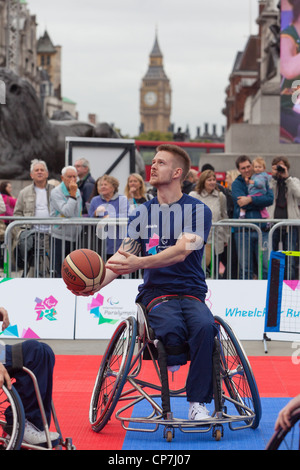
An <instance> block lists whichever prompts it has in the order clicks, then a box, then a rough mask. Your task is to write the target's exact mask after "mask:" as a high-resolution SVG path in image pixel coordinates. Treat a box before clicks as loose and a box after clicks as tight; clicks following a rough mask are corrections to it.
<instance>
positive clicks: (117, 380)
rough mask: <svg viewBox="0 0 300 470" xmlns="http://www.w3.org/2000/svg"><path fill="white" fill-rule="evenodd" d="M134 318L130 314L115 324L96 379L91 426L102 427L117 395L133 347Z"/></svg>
mask: <svg viewBox="0 0 300 470" xmlns="http://www.w3.org/2000/svg"><path fill="white" fill-rule="evenodd" d="M136 334H137V326H136V320H135V318H133V317H129V318H127V319H126V320H124V321H122V322H121V323H120V324H119V326H118V327H117V328H116V330H115V332H114V334H113V336H112V338H111V340H110V342H109V344H108V346H107V349H106V352H105V354H104V356H103V359H102V362H101V365H100V368H99V371H98V374H97V378H96V381H95V385H94V389H93V393H92V397H91V402H90V411H89V419H90V424H91V425H92V429H93V430H94V431H96V432H99V431H101V429H103V428H104V426H105V425H106V424H107V422H108V420H109V419H110V417H111V415H112V413H113V411H114V409H115V407H116V404H117V402H118V400H119V398H120V395H121V392H122V389H123V386H124V384H125V382H126V377H127V374H128V372H129V368H130V363H131V359H132V355H133V351H134V346H135V340H136Z"/></svg>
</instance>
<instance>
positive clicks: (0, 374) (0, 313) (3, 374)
mask: <svg viewBox="0 0 300 470" xmlns="http://www.w3.org/2000/svg"><path fill="white" fill-rule="evenodd" d="M0 321H2V331H4V330H5V328H7V327H8V326H9V318H8V313H7V310H6V309H5V308H4V307H0ZM0 346H2V345H0ZM3 347H4V348H5V346H4V345H3ZM3 384H6V386H7V388H8V389H9V390H11V386H12V384H11V379H10V376H9V373H8V372H7V370H6V368H5V367H4V365H3V364H2V363H1V362H0V388H2V386H3Z"/></svg>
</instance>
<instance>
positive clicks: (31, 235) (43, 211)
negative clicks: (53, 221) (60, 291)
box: [14, 159, 54, 276]
mask: <svg viewBox="0 0 300 470" xmlns="http://www.w3.org/2000/svg"><path fill="white" fill-rule="evenodd" d="M48 176H49V173H48V168H47V164H46V163H45V162H44V161H43V160H37V159H36V160H32V162H31V166H30V177H31V179H32V184H30V185H29V186H26V187H25V188H23V189H22V190H21V191H20V193H19V196H18V198H17V202H16V205H15V209H14V216H16V217H37V218H49V217H50V194H51V191H52V190H53V189H54V186H52V185H51V184H49V183H48ZM48 234H49V225H43V224H39V225H35V226H30V227H28V228H27V229H26V228H25V227H22V229H18V230H17V233H15V236H16V238H17V242H18V254H19V256H20V257H21V259H22V261H23V263H24V262H25V260H26V259H27V261H28V262H29V263H30V258H31V257H32V256H33V254H34V251H35V249H37V247H38V249H39V250H40V251H41V254H42V256H41V258H43V260H41V264H42V266H40V270H41V271H42V272H41V273H40V274H41V275H43V276H46V275H47V274H48V273H49V235H48ZM26 271H27V266H25V271H24V272H25V273H26Z"/></svg>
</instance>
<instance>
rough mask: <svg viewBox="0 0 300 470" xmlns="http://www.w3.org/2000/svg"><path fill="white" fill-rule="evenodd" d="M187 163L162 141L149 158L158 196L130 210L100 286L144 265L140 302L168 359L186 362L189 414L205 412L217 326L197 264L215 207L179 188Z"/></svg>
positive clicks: (198, 415) (176, 363) (201, 415)
mask: <svg viewBox="0 0 300 470" xmlns="http://www.w3.org/2000/svg"><path fill="white" fill-rule="evenodd" d="M189 169H190V158H189V156H188V154H187V153H186V152H185V151H184V150H183V149H181V148H180V147H178V146H175V145H161V146H160V147H158V149H157V153H156V155H155V157H154V159H153V161H152V166H151V177H150V184H151V185H153V186H154V187H155V188H156V189H157V196H156V197H155V198H153V199H151V200H150V201H147V202H145V203H144V204H142V205H141V206H139V207H138V208H137V209H136V211H135V213H134V214H132V215H130V217H129V223H128V231H127V238H125V239H124V240H123V243H122V245H121V247H120V249H119V250H118V251H117V252H116V253H115V254H114V255H113V257H111V258H110V259H109V261H108V262H107V264H106V267H107V269H106V277H105V280H104V283H103V284H102V286H101V287H104V286H105V285H107V284H108V283H110V282H111V281H112V280H114V279H115V278H117V277H118V276H119V275H122V274H128V273H132V272H135V271H137V270H144V280H143V283H142V285H141V286H139V293H138V296H137V299H136V300H137V302H140V303H142V304H143V305H144V306H146V308H147V311H148V317H149V323H150V326H151V328H152V329H153V330H154V332H155V336H156V337H157V338H158V339H160V340H161V341H162V343H163V344H164V346H165V349H166V351H167V353H168V366H170V367H172V366H173V367H174V366H175V368H176V366H180V365H183V364H185V363H186V362H187V352H186V349H187V348H186V346H188V349H189V354H190V360H191V363H190V369H189V374H188V378H187V383H186V392H187V400H188V402H189V403H190V408H189V419H191V420H199V419H203V418H206V417H208V411H207V408H206V406H205V403H210V402H211V400H212V397H213V391H212V354H213V348H214V337H215V335H216V333H217V331H216V326H215V322H214V318H213V315H212V313H211V312H210V310H209V309H208V307H207V306H206V305H205V296H206V292H207V285H206V282H205V275H204V272H203V270H202V267H201V264H202V256H203V249H204V244H205V242H206V240H207V237H208V234H209V231H210V228H211V221H212V215H211V211H210V209H209V208H208V207H207V206H206V205H205V204H203V203H202V202H201V201H199V200H197V199H195V198H193V197H191V196H189V195H187V194H183V193H182V190H181V186H182V182H183V180H184V178H185V176H186V174H187V173H188V171H189Z"/></svg>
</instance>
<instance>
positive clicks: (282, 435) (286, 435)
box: [266, 408, 300, 450]
mask: <svg viewBox="0 0 300 470" xmlns="http://www.w3.org/2000/svg"><path fill="white" fill-rule="evenodd" d="M290 422H291V427H290V428H289V429H287V430H284V429H281V428H280V429H279V430H278V431H275V432H274V434H273V436H272V437H271V439H270V441H269V442H268V444H267V446H266V450H300V408H297V409H296V410H294V411H293V412H292V413H291V418H290Z"/></svg>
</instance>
